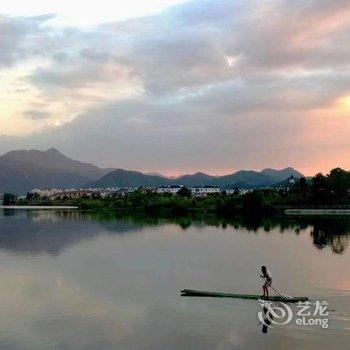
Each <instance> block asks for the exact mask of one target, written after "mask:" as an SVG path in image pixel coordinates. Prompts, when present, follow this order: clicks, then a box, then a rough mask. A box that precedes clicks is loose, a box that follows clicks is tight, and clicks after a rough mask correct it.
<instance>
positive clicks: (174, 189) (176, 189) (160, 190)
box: [156, 185, 183, 194]
mask: <svg viewBox="0 0 350 350" xmlns="http://www.w3.org/2000/svg"><path fill="white" fill-rule="evenodd" d="M182 187H183V186H179V185H174V186H161V187H157V188H156V192H157V193H159V194H161V193H171V194H176V193H177V192H179V191H180V190H181V188H182Z"/></svg>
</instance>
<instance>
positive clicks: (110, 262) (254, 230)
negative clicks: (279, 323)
mask: <svg viewBox="0 0 350 350" xmlns="http://www.w3.org/2000/svg"><path fill="white" fill-rule="evenodd" d="M332 225H333V226H334V227H335V228H334V230H332ZM348 227H349V226H348V224H347V223H345V222H344V223H342V220H340V221H339V220H337V221H335V222H329V221H324V220H323V221H322V220H321V221H320V220H317V221H313V220H312V219H307V220H306V219H294V218H293V220H289V219H288V220H287V219H278V218H270V219H261V218H258V219H249V218H234V219H223V218H217V217H211V216H202V217H189V216H186V217H177V218H164V217H145V216H133V217H131V216H116V215H114V214H112V213H93V212H79V211H9V212H2V213H0V281H1V283H0V315H1V317H0V349H1V350H3V349H4V350H9V349H28V350H46V349H65V350H85V349H86V350H100V349H106V350H109V349H126V350H129V349H130V350H140V349H141V350H143V349H144V350H163V349H170V350H172V349H174V350H175V349H176V350H177V349H182V350H197V349H198V350H204V349H205V350H206V349H208V350H209V349H210V350H211V349H220V350H226V349H232V348H235V349H241V350H248V349H249V350H252V349H253V350H254V349H259V350H260V349H265V348H269V349H279V348H281V347H282V346H283V348H284V349H285V350H292V349H308V350H313V349H315V350H316V349H317V350H326V349H329V348H334V349H341V348H344V344H346V343H347V337H348V330H347V329H349V324H350V323H349V322H350V321H349V315H350V305H349V300H350V299H349V293H348V292H346V293H345V292H344V289H346V290H348V291H350V287H349V278H348V276H349V266H350V265H349V261H350V260H349V258H350V255H349V253H350V251H349V250H347V249H346V242H347V237H348V236H349V234H348V232H349V230H348ZM317 232H318V233H317ZM321 237H322V239H321ZM339 239H340V241H341V245H342V247H343V248H342V249H338V248H337V249H333V247H338V241H339ZM343 240H344V241H343ZM315 247H317V248H315ZM329 248H331V249H329ZM318 249H323V250H322V253H321V251H320V250H318ZM332 249H333V251H334V252H335V253H336V254H334V253H332ZM339 253H342V255H340V254H339ZM263 263H264V264H265V263H266V264H267V265H268V266H271V269H272V272H273V276H274V281H276V288H277V289H278V290H279V291H281V292H286V293H288V294H290V295H306V296H309V297H310V298H314V299H315V298H316V296H317V297H318V296H319V295H321V296H320V298H321V300H329V301H330V305H331V306H332V309H335V310H339V313H338V314H337V315H336V317H338V318H336V317H335V316H333V315H332V317H333V318H332V320H331V323H330V324H331V326H332V327H333V328H332V329H330V330H327V332H325V331H324V330H319V329H315V328H313V329H307V330H304V329H303V330H300V329H295V328H293V327H294V326H293V325H288V326H286V327H284V328H283V329H282V328H279V327H275V326H274V327H273V328H269V330H268V334H266V335H265V334H264V335H262V334H261V325H259V328H257V312H258V311H259V310H260V306H259V305H258V303H257V302H256V301H245V300H204V299H200V298H195V299H192V300H184V298H181V297H180V294H179V291H180V290H181V289H184V288H193V289H199V290H201V289H202V290H212V291H223V292H225V291H226V292H240V293H254V294H255V293H259V292H260V287H261V286H260V281H259V280H258V279H257V276H256V268H257V266H261V265H262V264H263ZM275 320H276V317H275ZM263 331H264V329H263ZM320 339H322V342H320Z"/></svg>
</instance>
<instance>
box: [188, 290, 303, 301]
mask: <svg viewBox="0 0 350 350" xmlns="http://www.w3.org/2000/svg"><path fill="white" fill-rule="evenodd" d="M181 296H182V297H211V298H235V299H250V300H258V299H261V300H270V301H282V302H285V303H297V302H299V301H300V302H305V301H308V300H309V299H308V298H307V297H288V296H286V297H284V296H279V295H273V296H270V297H269V298H268V299H266V298H264V297H263V296H261V295H255V294H230V293H218V292H205V291H200V290H191V289H183V290H182V291H181Z"/></svg>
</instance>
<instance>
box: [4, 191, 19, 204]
mask: <svg viewBox="0 0 350 350" xmlns="http://www.w3.org/2000/svg"><path fill="white" fill-rule="evenodd" d="M16 199H17V197H16V195H15V194H14V193H4V197H3V204H4V205H11V204H15V203H16Z"/></svg>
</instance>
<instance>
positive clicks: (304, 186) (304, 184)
mask: <svg viewBox="0 0 350 350" xmlns="http://www.w3.org/2000/svg"><path fill="white" fill-rule="evenodd" d="M297 186H298V187H299V190H300V192H301V193H302V194H305V193H306V192H307V190H308V185H307V182H306V179H305V177H301V178H300V179H299V182H298V183H297Z"/></svg>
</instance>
